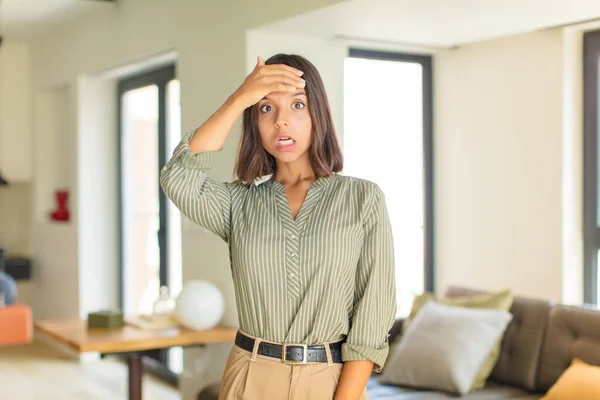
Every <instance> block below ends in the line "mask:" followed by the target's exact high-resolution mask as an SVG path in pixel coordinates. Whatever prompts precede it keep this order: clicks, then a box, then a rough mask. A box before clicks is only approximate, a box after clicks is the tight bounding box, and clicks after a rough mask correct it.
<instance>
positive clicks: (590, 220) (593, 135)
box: [583, 32, 600, 304]
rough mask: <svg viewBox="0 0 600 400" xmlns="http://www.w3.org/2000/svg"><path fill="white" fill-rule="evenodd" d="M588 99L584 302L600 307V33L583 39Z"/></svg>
mask: <svg viewBox="0 0 600 400" xmlns="http://www.w3.org/2000/svg"><path fill="white" fill-rule="evenodd" d="M583 48H584V51H583V57H584V60H583V82H584V85H583V96H584V110H583V112H584V118H583V132H584V146H583V158H584V168H583V172H584V263H585V264H584V274H585V276H584V301H585V302H586V303H589V304H600V293H599V291H598V287H599V286H600V284H599V282H598V278H599V274H598V260H599V259H600V258H599V257H598V255H599V254H598V253H599V252H600V213H599V212H598V211H599V207H600V196H599V195H598V194H599V193H598V187H599V186H600V185H598V179H600V174H599V173H598V167H599V165H598V150H599V148H598V145H599V141H598V134H599V131H598V128H599V125H598V105H599V103H598V94H599V91H600V88H599V86H598V70H599V69H600V32H589V33H586V34H584V36H583Z"/></svg>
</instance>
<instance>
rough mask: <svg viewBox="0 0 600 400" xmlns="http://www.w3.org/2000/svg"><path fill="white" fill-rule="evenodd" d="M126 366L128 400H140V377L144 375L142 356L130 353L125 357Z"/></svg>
mask: <svg viewBox="0 0 600 400" xmlns="http://www.w3.org/2000/svg"><path fill="white" fill-rule="evenodd" d="M127 365H128V367H129V400H142V375H143V374H144V365H143V364H142V355H141V354H139V353H130V354H129V355H127Z"/></svg>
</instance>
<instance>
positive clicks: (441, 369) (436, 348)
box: [379, 301, 512, 394]
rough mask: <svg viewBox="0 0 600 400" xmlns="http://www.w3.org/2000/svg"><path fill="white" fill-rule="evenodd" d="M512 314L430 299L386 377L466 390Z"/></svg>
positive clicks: (383, 379) (448, 389)
mask: <svg viewBox="0 0 600 400" xmlns="http://www.w3.org/2000/svg"><path fill="white" fill-rule="evenodd" d="M511 319H512V316H511V314H510V313H509V312H507V311H504V310H492V309H482V308H477V309H475V308H466V307H458V306H450V305H446V304H441V303H437V302H434V301H429V302H427V303H426V304H425V305H424V306H423V307H422V309H421V311H420V312H419V313H418V314H417V315H416V316H415V318H414V320H413V322H412V323H411V324H410V326H409V327H408V329H407V330H406V333H405V334H404V335H403V337H402V340H401V342H400V343H399V344H398V346H397V347H396V348H395V349H394V352H393V354H391V356H390V358H389V360H388V361H387V364H388V368H386V370H385V371H383V373H382V374H381V376H380V377H379V382H381V383H391V384H401V385H408V386H413V387H421V388H432V389H440V390H444V391H446V392H450V393H459V394H466V393H468V392H469V391H471V386H472V384H473V380H474V379H475V377H476V374H477V372H478V370H479V367H480V366H481V364H482V362H483V361H484V360H485V358H486V357H487V356H488V354H489V353H490V351H491V349H492V347H493V346H494V344H495V343H496V342H497V340H498V338H500V337H501V336H502V334H503V332H504V330H505V329H506V326H507V325H508V323H509V321H510V320H511Z"/></svg>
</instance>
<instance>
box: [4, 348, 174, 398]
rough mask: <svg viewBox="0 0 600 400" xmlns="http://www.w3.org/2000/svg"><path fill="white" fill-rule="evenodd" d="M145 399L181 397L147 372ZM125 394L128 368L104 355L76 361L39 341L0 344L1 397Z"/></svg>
mask: <svg viewBox="0 0 600 400" xmlns="http://www.w3.org/2000/svg"><path fill="white" fill-rule="evenodd" d="M142 392H143V396H144V400H155V399H156V400H180V399H181V396H180V395H179V393H178V392H177V390H176V389H175V388H173V387H172V386H169V385H166V384H163V383H162V382H160V381H158V380H157V379H155V378H153V377H150V376H148V375H146V376H145V377H144V386H143V390H142ZM126 398H127V368H126V366H125V364H124V363H122V362H120V361H117V360H115V359H110V358H105V359H102V360H97V361H96V360H95V361H92V362H87V363H79V362H78V361H75V360H73V359H70V358H68V357H65V356H64V355H62V354H61V353H60V352H58V351H57V350H55V349H53V348H52V347H50V346H49V345H47V344H45V343H42V342H37V341H35V342H33V343H32V344H28V345H22V346H11V347H0V399H2V400H120V399H126Z"/></svg>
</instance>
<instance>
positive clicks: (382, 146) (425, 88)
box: [343, 49, 433, 317]
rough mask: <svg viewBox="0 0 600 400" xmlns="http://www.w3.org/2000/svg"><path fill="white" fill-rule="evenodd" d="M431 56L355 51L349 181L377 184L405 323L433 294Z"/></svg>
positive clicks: (348, 96)
mask: <svg viewBox="0 0 600 400" xmlns="http://www.w3.org/2000/svg"><path fill="white" fill-rule="evenodd" d="M431 80H432V78H431V57H429V56H415V55H407V54H397V53H384V52H375V51H367V50H355V49H351V50H350V54H349V57H348V58H346V60H345V64H344V140H343V142H344V158H345V166H344V174H346V175H350V176H356V177H360V178H364V179H368V180H370V181H373V182H375V183H377V184H378V185H379V186H380V187H381V189H382V190H383V192H384V193H385V197H386V205H387V208H388V212H389V214H390V220H391V223H392V230H393V235H394V252H395V261H396V290H397V295H398V298H397V306H398V316H399V317H400V316H406V315H408V314H409V312H410V307H411V305H412V301H413V298H414V296H415V295H416V294H418V293H421V292H422V291H424V290H433V237H432V144H431V139H432V117H431V116H432V105H431Z"/></svg>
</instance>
